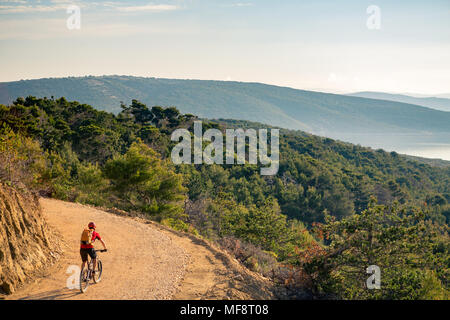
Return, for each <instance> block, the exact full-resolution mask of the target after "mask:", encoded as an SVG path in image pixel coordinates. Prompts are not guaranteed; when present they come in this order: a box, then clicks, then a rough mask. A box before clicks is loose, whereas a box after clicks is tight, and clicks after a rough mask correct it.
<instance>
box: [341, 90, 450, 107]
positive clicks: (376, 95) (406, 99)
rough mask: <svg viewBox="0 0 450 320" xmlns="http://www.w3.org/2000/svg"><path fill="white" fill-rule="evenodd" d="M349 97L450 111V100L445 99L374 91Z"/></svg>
mask: <svg viewBox="0 0 450 320" xmlns="http://www.w3.org/2000/svg"><path fill="white" fill-rule="evenodd" d="M349 96H353V97H361V98H370V99H378V100H389V101H397V102H403V103H409V104H415V105H419V106H424V107H428V108H433V109H436V110H441V111H450V99H448V98H444V97H412V96H408V95H404V94H391V93H385V92H372V91H365V92H355V93H352V94H349Z"/></svg>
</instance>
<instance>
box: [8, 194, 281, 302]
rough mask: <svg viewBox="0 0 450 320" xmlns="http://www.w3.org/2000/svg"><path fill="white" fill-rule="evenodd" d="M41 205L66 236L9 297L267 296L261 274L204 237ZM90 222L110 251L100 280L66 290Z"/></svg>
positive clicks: (59, 204)
mask: <svg viewBox="0 0 450 320" xmlns="http://www.w3.org/2000/svg"><path fill="white" fill-rule="evenodd" d="M40 203H41V206H42V209H43V213H44V216H45V218H46V219H47V221H48V223H49V224H50V226H52V227H53V228H54V230H56V232H58V233H59V234H60V235H61V236H62V238H63V239H64V254H63V256H62V258H61V259H60V261H59V262H58V263H57V264H56V265H55V266H53V267H51V268H50V269H49V270H48V272H47V274H46V275H45V276H44V277H41V278H38V279H35V280H34V282H32V283H29V284H28V285H26V286H24V287H23V288H21V289H19V290H17V292H16V293H14V294H13V295H11V296H9V297H8V299H89V300H92V299H271V298H273V294H272V287H271V283H270V282H269V281H268V280H267V279H264V278H262V277H260V276H258V275H256V274H254V273H252V272H250V271H248V270H247V269H245V268H243V267H242V266H241V265H240V264H239V263H238V262H237V261H236V260H234V259H233V258H231V257H230V256H228V255H227V254H226V253H223V252H221V251H220V250H218V249H217V248H215V247H214V246H212V245H210V244H208V243H207V242H205V241H203V240H200V239H197V238H195V237H192V236H189V235H186V234H181V233H177V232H174V231H171V230H169V229H166V228H164V227H162V226H160V225H158V224H156V223H152V222H149V221H146V220H142V219H138V218H130V217H123V216H119V215H116V214H111V213H107V212H104V211H101V210H98V209H95V208H92V207H89V206H83V205H80V204H75V203H68V202H63V201H59V200H51V199H41V200H40ZM89 221H95V222H96V224H97V231H98V232H99V233H100V235H101V236H102V239H103V240H104V241H105V242H106V245H107V247H108V252H106V253H100V257H101V260H102V262H103V269H104V273H103V276H102V281H101V282H100V283H99V284H95V285H91V286H90V287H89V288H88V291H87V292H86V293H84V294H81V293H80V291H79V290H77V289H68V288H67V281H68V278H69V277H70V276H71V274H70V273H67V271H68V268H69V267H70V266H72V265H74V266H79V265H80V263H81V259H80V256H79V238H80V234H81V231H82V230H83V228H84V226H85V225H86V224H87V223H88V222H89ZM97 242H98V241H97ZM96 248H98V249H101V245H100V244H99V243H97V244H96ZM72 277H74V273H73V272H72Z"/></svg>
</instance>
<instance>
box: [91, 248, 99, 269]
mask: <svg viewBox="0 0 450 320" xmlns="http://www.w3.org/2000/svg"><path fill="white" fill-rule="evenodd" d="M89 255H90V256H91V259H92V272H93V274H95V269H96V268H97V253H96V252H95V249H94V248H91V249H89Z"/></svg>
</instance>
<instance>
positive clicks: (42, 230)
mask: <svg viewBox="0 0 450 320" xmlns="http://www.w3.org/2000/svg"><path fill="white" fill-rule="evenodd" d="M60 254H61V247H60V244H59V238H58V237H57V236H55V235H53V233H52V231H51V229H50V227H49V226H48V225H47V223H46V222H45V220H44V218H43V215H42V212H41V207H40V205H39V202H38V199H37V198H36V197H35V196H33V195H31V194H27V193H22V192H18V191H17V190H15V189H14V188H11V187H9V186H6V185H4V184H0V296H1V294H11V293H13V292H14V291H15V290H16V289H17V288H18V287H19V286H20V285H22V284H24V283H26V282H27V280H29V279H30V278H32V277H34V276H36V275H39V274H40V273H42V272H43V271H44V270H45V269H46V268H47V267H48V266H49V265H51V264H53V263H54V262H55V261H56V260H57V259H58V257H59V256H60Z"/></svg>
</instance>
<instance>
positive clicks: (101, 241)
mask: <svg viewBox="0 0 450 320" xmlns="http://www.w3.org/2000/svg"><path fill="white" fill-rule="evenodd" d="M98 241H100V243H101V244H102V245H103V248H104V249H105V250H106V244H105V242H104V241H103V240H102V239H98Z"/></svg>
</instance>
